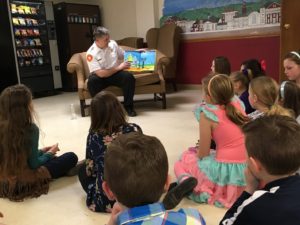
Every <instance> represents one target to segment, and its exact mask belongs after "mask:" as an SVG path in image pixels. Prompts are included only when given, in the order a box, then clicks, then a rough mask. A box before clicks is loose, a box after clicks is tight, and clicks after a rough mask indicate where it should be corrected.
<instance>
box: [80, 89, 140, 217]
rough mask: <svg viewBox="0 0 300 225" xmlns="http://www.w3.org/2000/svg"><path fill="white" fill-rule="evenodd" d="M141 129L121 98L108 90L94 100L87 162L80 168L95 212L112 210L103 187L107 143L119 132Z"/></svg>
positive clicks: (84, 186)
mask: <svg viewBox="0 0 300 225" xmlns="http://www.w3.org/2000/svg"><path fill="white" fill-rule="evenodd" d="M129 132H142V130H141V128H140V127H139V126H138V125H136V124H133V123H128V122H127V116H126V113H125V111H124V109H123V106H122V105H121V103H120V102H119V101H118V99H117V98H116V97H115V96H114V95H113V94H111V93H109V92H105V91H102V92H99V93H98V94H97V95H96V96H95V97H94V98H93V99H92V101H91V126H90V130H89V134H88V137H87V144H86V160H85V165H84V166H82V167H81V168H80V170H79V175H78V176H79V180H80V183H81V185H82V187H83V189H84V190H85V192H86V193H87V198H86V204H87V206H88V208H89V209H90V210H92V211H95V212H110V211H111V208H112V206H113V204H114V201H110V200H109V199H108V198H107V196H106V195H105V193H104V191H103V189H102V181H103V173H104V170H103V168H104V154H105V151H106V149H107V146H108V145H109V144H110V142H111V141H112V140H113V139H115V138H116V137H117V136H118V135H119V134H124V133H129Z"/></svg>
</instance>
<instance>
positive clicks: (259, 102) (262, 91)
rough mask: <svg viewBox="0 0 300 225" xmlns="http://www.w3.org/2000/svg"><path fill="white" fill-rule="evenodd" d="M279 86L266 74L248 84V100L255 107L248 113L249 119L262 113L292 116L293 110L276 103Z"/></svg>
mask: <svg viewBox="0 0 300 225" xmlns="http://www.w3.org/2000/svg"><path fill="white" fill-rule="evenodd" d="M278 93H279V87H278V84H277V82H276V81H275V80H274V79H272V78H271V77H268V76H262V77H257V78H255V79H253V80H252V81H251V82H250V85H249V102H250V104H251V106H252V107H253V108H254V109H256V111H254V112H253V113H250V114H248V116H249V117H250V118H251V119H256V118H258V117H261V116H263V115H282V116H290V117H294V115H293V112H292V111H291V110H289V109H285V108H283V107H282V106H280V105H279V104H278V99H279V95H278Z"/></svg>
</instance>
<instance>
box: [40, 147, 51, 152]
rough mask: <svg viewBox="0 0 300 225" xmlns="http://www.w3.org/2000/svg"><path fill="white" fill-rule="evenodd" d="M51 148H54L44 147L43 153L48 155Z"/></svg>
mask: <svg viewBox="0 0 300 225" xmlns="http://www.w3.org/2000/svg"><path fill="white" fill-rule="evenodd" d="M51 147H52V146H47V147H44V148H42V149H41V151H42V152H44V153H46V152H48V151H49V150H50V148H51Z"/></svg>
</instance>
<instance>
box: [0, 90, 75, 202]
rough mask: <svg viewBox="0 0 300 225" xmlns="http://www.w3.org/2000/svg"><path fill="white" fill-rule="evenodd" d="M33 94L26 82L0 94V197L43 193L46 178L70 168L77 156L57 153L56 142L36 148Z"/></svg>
mask: <svg viewBox="0 0 300 225" xmlns="http://www.w3.org/2000/svg"><path fill="white" fill-rule="evenodd" d="M34 115H35V113H34V109H33V102H32V95H31V92H30V90H29V89H28V88H27V87H26V86H25V85H15V86H11V87H8V88H6V89H4V90H3V91H2V93H1V95H0V162H1V163H0V197H2V198H9V199H10V200H14V201H20V200H23V199H24V198H26V197H38V196H40V195H41V194H46V193H47V192H48V189H49V181H50V180H51V179H53V178H59V177H61V176H63V175H65V174H67V172H68V171H69V170H70V169H71V168H73V167H74V166H75V165H76V163H77V161H78V158H77V156H76V155H75V154H74V153H72V152H68V153H65V154H63V155H61V156H56V152H57V151H58V150H59V149H58V145H57V144H55V145H53V146H49V147H45V148H43V149H38V143H39V128H38V127H37V125H36V124H35V116H34Z"/></svg>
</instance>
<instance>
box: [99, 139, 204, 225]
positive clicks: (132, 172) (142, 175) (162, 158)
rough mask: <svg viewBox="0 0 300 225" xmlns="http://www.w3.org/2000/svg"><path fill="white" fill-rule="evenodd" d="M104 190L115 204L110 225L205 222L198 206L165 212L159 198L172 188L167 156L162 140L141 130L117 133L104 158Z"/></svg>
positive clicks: (200, 223) (191, 223)
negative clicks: (138, 131) (196, 207)
mask: <svg viewBox="0 0 300 225" xmlns="http://www.w3.org/2000/svg"><path fill="white" fill-rule="evenodd" d="M104 162H105V163H104V164H105V165H104V182H103V185H102V186H103V189H104V191H105V192H106V195H107V196H108V197H109V198H110V199H111V200H112V199H115V200H117V203H116V204H115V205H114V208H113V211H112V215H111V218H110V220H109V223H108V225H115V224H126V225H129V224H135V225H138V224H139V225H142V224H145V225H146V224H147V225H151V224H153V225H162V224H164V225H167V224H173V225H177V224H178V225H179V224H180V225H184V224H190V225H204V224H205V221H204V219H203V218H202V216H201V214H200V213H199V211H198V210H196V209H191V208H188V209H180V210H178V211H166V209H165V208H164V206H163V204H161V203H159V202H158V201H159V199H160V197H161V195H162V194H163V192H164V191H166V190H167V189H168V187H169V181H170V176H169V175H168V169H169V168H168V158H167V154H166V151H165V149H164V147H163V145H162V144H161V142H160V141H159V140H158V139H157V138H155V137H151V136H147V135H143V134H141V133H129V134H123V135H120V136H118V137H117V138H116V139H115V140H114V141H113V142H112V143H111V144H110V145H109V147H108V149H107V151H106V153H105V159H104Z"/></svg>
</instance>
